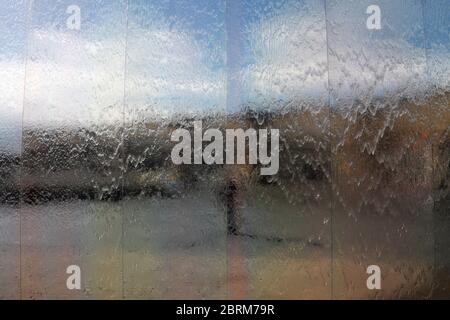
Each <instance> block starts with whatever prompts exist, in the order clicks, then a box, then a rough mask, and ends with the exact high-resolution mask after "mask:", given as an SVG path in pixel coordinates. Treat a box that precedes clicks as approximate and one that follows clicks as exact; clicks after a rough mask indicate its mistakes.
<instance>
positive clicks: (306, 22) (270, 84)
mask: <svg viewBox="0 0 450 320" xmlns="http://www.w3.org/2000/svg"><path fill="white" fill-rule="evenodd" d="M309 9H310V11H309V12H308V13H306V12H301V11H299V10H296V9H295V8H286V9H285V10H284V11H283V12H282V13H280V14H278V15H274V16H272V17H269V18H266V19H263V20H262V21H260V22H258V23H256V24H254V25H252V26H250V28H249V29H248V30H247V32H248V35H247V38H248V43H247V50H248V51H249V52H251V54H252V55H253V57H252V60H253V61H254V62H253V63H251V64H250V65H249V66H248V67H247V68H246V69H245V70H244V75H243V76H244V82H245V84H246V91H247V93H248V98H249V99H250V100H256V102H257V101H258V100H269V101H270V100H271V99H280V98H281V99H285V100H292V99H296V100H298V99H302V100H310V99H312V100H313V101H314V102H319V101H322V100H324V99H327V81H328V73H327V51H326V50H327V47H326V33H325V32H326V28H325V17H324V12H323V5H322V4H316V5H315V7H313V8H309Z"/></svg>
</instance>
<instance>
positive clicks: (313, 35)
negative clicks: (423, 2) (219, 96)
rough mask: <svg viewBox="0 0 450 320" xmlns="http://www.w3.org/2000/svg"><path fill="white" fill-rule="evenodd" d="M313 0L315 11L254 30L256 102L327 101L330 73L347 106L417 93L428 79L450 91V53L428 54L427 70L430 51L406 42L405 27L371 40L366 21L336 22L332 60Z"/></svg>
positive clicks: (250, 76) (286, 15)
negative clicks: (380, 98) (427, 52)
mask: <svg viewBox="0 0 450 320" xmlns="http://www.w3.org/2000/svg"><path fill="white" fill-rule="evenodd" d="M311 3H312V5H311V6H309V7H308V8H309V10H308V12H306V11H302V10H295V9H293V8H285V10H283V11H282V12H280V13H279V14H277V15H273V16H272V17H269V18H266V19H262V20H261V21H259V22H258V23H255V24H254V25H253V26H251V27H250V28H249V30H248V44H247V50H248V51H250V52H251V53H252V54H253V55H254V57H252V58H253V60H254V61H253V62H252V63H251V64H250V65H249V66H248V67H247V68H246V69H245V70H244V76H243V77H244V82H245V89H246V93H247V94H248V98H249V99H250V100H254V101H256V102H258V101H267V100H268V101H270V100H273V99H285V100H288V101H289V100H291V99H296V100H300V101H306V102H310V103H315V104H318V105H320V102H323V101H325V100H326V99H327V98H328V90H327V82H328V76H329V77H330V85H331V88H330V89H332V91H333V95H334V96H335V97H338V98H339V99H341V100H342V101H344V102H348V100H347V99H350V100H352V99H360V100H364V99H366V98H369V99H370V97H371V96H376V95H387V96H390V97H394V96H395V97H397V98H401V97H402V96H417V95H420V94H421V93H423V92H424V90H425V89H426V85H425V83H426V78H427V77H429V80H430V81H431V83H433V84H434V85H436V86H439V87H441V88H442V87H444V88H449V83H450V82H449V80H448V79H449V78H450V77H449V72H448V70H449V67H448V66H450V52H449V51H448V48H441V50H439V51H438V50H434V51H433V52H431V53H432V54H430V55H428V59H429V61H428V71H427V60H426V55H425V50H424V49H422V48H420V47H417V46H415V45H413V44H411V43H410V42H408V41H407V40H405V39H404V38H407V37H406V34H407V32H405V31H404V30H387V32H386V33H384V34H383V36H381V37H379V38H377V39H375V38H370V37H369V36H368V32H367V30H366V29H365V25H364V24H361V26H359V25H358V23H359V22H358V21H359V20H357V21H356V22H354V21H351V20H350V19H349V17H340V18H342V21H345V23H343V24H342V23H341V24H339V23H336V22H335V21H333V23H332V26H331V27H330V29H331V30H328V32H329V34H328V49H329V57H328V58H327V35H326V28H325V16H324V12H323V5H322V4H319V3H317V4H316V5H317V6H316V5H314V4H313V3H314V2H311ZM333 18H336V17H333ZM333 18H331V19H333ZM409 32H412V33H413V32H414V31H409ZM328 59H329V66H328ZM433 61H437V62H436V63H434V65H440V66H439V68H436V67H433ZM446 66H447V67H446ZM328 70H329V72H330V74H329V75H328ZM427 72H428V74H427Z"/></svg>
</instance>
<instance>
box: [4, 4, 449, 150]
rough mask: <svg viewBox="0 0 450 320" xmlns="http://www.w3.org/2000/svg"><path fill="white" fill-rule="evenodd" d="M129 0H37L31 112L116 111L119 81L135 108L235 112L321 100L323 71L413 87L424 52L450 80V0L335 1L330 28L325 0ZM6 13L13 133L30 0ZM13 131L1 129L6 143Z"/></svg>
mask: <svg viewBox="0 0 450 320" xmlns="http://www.w3.org/2000/svg"><path fill="white" fill-rule="evenodd" d="M72 4H76V5H79V6H80V8H81V16H82V22H81V30H80V31H71V30H67V28H66V19H67V17H68V15H67V14H66V12H65V11H66V8H67V6H68V5H72ZM369 4H379V5H380V7H381V10H382V26H383V29H382V30H380V31H377V32H373V31H371V32H370V31H368V30H367V29H366V27H365V22H366V18H367V14H366V13H365V8H366V7H367V5H369ZM126 8H127V5H126V2H125V1H122V2H121V1H91V0H83V1H80V0H78V1H77V0H75V1H74V0H70V1H50V0H37V1H34V4H33V6H32V9H31V17H32V18H31V23H30V25H29V30H28V34H29V41H28V60H27V77H26V78H27V79H26V92H25V113H24V120H25V122H26V123H28V122H29V123H30V124H33V123H42V122H45V123H52V122H53V123H59V124H66V123H67V124H70V123H72V124H73V123H74V122H75V123H76V122H78V123H84V122H87V123H89V122H94V123H95V122H101V121H116V120H120V119H121V117H122V105H123V102H124V99H123V94H124V92H125V103H126V105H127V108H128V109H127V110H128V111H130V113H131V112H132V111H133V112H134V111H136V110H139V111H140V112H144V113H149V114H154V115H159V116H168V115H170V114H173V113H191V114H196V113H199V112H211V111H218V112H221V111H230V112H233V111H236V110H239V108H241V107H242V105H246V104H249V103H250V104H252V105H253V106H255V107H265V108H267V107H270V106H271V105H273V104H274V103H273V102H274V101H278V102H279V101H282V103H285V104H287V103H289V102H290V101H292V100H294V101H300V102H305V101H306V102H308V103H310V104H312V105H314V104H315V105H320V104H323V103H324V101H326V98H327V94H328V88H327V82H328V70H330V75H333V77H335V78H334V80H336V82H331V85H333V83H337V84H338V87H339V90H350V91H351V93H350V94H351V95H358V94H360V95H365V94H367V90H368V89H367V88H369V89H370V90H372V89H373V90H381V92H386V90H387V88H388V89H389V88H391V89H392V88H397V87H398V88H403V89H404V87H405V86H409V87H410V88H414V89H415V88H416V87H414V86H412V85H411V83H412V82H411V77H414V78H417V74H415V72H422V71H421V70H422V69H420V68H419V67H418V66H419V65H420V64H421V63H422V62H421V61H422V60H420V59H419V58H418V57H419V56H422V55H423V57H426V59H427V60H426V62H425V63H426V64H427V69H426V70H428V77H429V78H431V80H433V81H434V82H436V83H437V84H438V85H441V86H445V87H447V88H448V86H449V80H448V79H449V78H450V77H449V73H450V69H449V60H450V59H449V52H450V45H449V43H450V40H449V31H450V30H449V28H450V27H449V26H450V23H449V22H450V17H449V15H450V13H449V12H450V1H446V0H437V1H436V0H422V1H419V0H402V1H400V0H399V1H388V0H386V1H357V2H355V1H337V0H329V1H327V17H328V22H329V23H328V34H327V33H326V30H327V29H326V26H325V5H324V2H322V1H316V0H304V1H298V0H297V1H293V0H285V1H273V0H263V1H250V0H246V1H241V2H239V1H228V2H227V1H225V0H217V1H211V0H197V1H189V2H188V1H181V0H172V1H170V0H169V1H164V2H162V1H145V0H139V1H138V0H130V1H129V4H128V11H126ZM127 17H128V33H127V34H128V37H127V38H126V37H125V30H126V26H127V20H126V18H127ZM0 18H1V19H0V64H1V66H0V76H1V79H2V81H1V84H0V90H1V92H2V94H1V96H0V112H1V114H2V115H1V117H0V123H1V124H2V128H6V129H3V131H6V132H10V131H11V130H12V129H11V128H14V127H17V125H18V123H19V122H20V120H19V119H21V114H22V100H23V96H22V94H23V92H24V90H23V84H24V60H25V50H26V30H27V27H26V3H25V1H17V0H3V1H1V3H0ZM423 18H425V21H424V20H423ZM327 38H328V49H329V52H328V53H329V55H330V57H331V58H330V59H329V60H327ZM125 44H127V65H126V66H125V65H124V63H125ZM425 48H426V51H425ZM424 59H425V58H424ZM328 61H329V62H330V64H329V65H328ZM424 61H425V60H424ZM411 66H415V67H414V69H413V67H411ZM125 70H126V76H125V88H124V73H125ZM341 78H342V79H343V80H342V81H341V80H340V79H341ZM332 80H333V79H332ZM357 81H359V83H358V86H356V87H357V88H358V90H355V89H354V88H355V85H354V82H357ZM345 82H347V84H345ZM380 82H381V83H382V85H381V86H380ZM342 83H344V84H342ZM374 83H375V84H374ZM341 84H342V85H341ZM377 86H378V87H380V88H378V87H377ZM374 87H377V88H375V89H374ZM334 89H336V88H334ZM352 90H353V91H352ZM8 128H10V129H8ZM14 135H16V134H14ZM4 136H6V133H5V134H4ZM8 141H9V142H8V143H7V142H6V140H5V139H4V138H0V145H5V144H11V143H13V142H11V141H13V140H8ZM13 144H14V143H13Z"/></svg>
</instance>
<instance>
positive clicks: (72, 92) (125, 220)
mask: <svg viewBox="0 0 450 320" xmlns="http://www.w3.org/2000/svg"><path fill="white" fill-rule="evenodd" d="M377 3H378V6H379V7H380V10H381V11H380V12H381V29H379V30H378V29H375V30H369V29H367V25H366V20H367V18H368V16H369V15H368V14H367V13H366V9H367V7H368V6H369V5H371V4H372V3H371V2H370V1H335V0H327V1H313V0H311V1H310V0H301V1H298V0H296V1H293V0H283V1H272V0H263V1H257V2H255V1H244V0H243V1H226V0H223V1H207V0H200V1H195V2H186V1H181V0H180V1H179V0H169V1H164V2H155V1H143V0H142V1H140V0H123V1H114V2H112V1H106V0H105V1H102V0H96V1H87V0H86V1H84V0H76V1H66V0H60V1H56V2H55V1H47V0H42V1H9V0H8V1H3V2H2V3H1V4H0V17H1V18H2V19H0V20H1V21H0V64H1V67H0V75H1V76H2V79H4V81H2V82H1V84H0V89H1V91H2V95H0V124H1V125H0V130H1V133H2V134H1V136H0V172H1V176H0V182H1V184H0V271H1V272H0V284H1V286H0V287H1V289H0V298H19V297H22V298H85V299H88V298H139V299H146V298H187V299H195V298H219V299H224V298H236V299H241V298H285V299H287V298H289V299H301V298H320V299H329V298H429V297H439V298H448V297H449V296H450V292H449V290H450V289H449V288H450V285H449V284H450V279H449V278H448V275H447V274H449V267H450V254H449V252H448V247H449V246H448V245H449V243H450V238H449V236H448V234H449V228H450V221H449V219H448V212H450V198H449V194H450V193H449V183H450V131H449V130H450V129H449V128H450V107H449V97H450V96H449V85H450V83H449V79H450V77H449V70H450V67H449V66H450V47H449V45H450V39H449V29H448V28H449V25H450V23H449V22H450V16H449V12H450V10H449V9H450V5H449V4H448V1H445V0H438V1H434V0H433V1H431V0H425V1H416V0H401V1H395V2H392V1H378V2H377ZM70 5H76V6H78V7H79V8H80V14H81V22H80V29H79V30H77V29H70V28H68V27H67V19H68V17H69V15H70V14H69V13H67V7H68V6H70ZM194 120H202V121H203V127H204V129H207V128H217V129H219V130H222V131H223V130H225V129H227V128H242V129H244V130H246V129H248V128H253V129H265V128H267V129H270V128H275V129H279V130H280V169H279V172H278V173H277V174H276V175H274V176H261V175H260V174H259V173H260V167H259V166H260V165H206V164H204V163H203V164H196V165H175V164H173V163H172V161H171V157H170V153H171V150H172V147H173V146H174V144H175V143H174V142H172V141H170V134H171V132H173V131H174V130H175V129H178V128H186V129H188V130H189V131H190V132H192V130H193V127H192V125H193V121H194ZM72 264H75V265H79V266H80V268H81V270H82V288H81V290H74V291H71V290H68V289H67V288H66V278H67V276H68V275H67V274H66V267H67V266H68V265H72ZM372 264H375V265H378V266H380V267H381V270H382V289H381V290H374V291H372V290H368V289H367V287H366V279H367V277H368V275H367V273H366V268H367V266H369V265H372Z"/></svg>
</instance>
